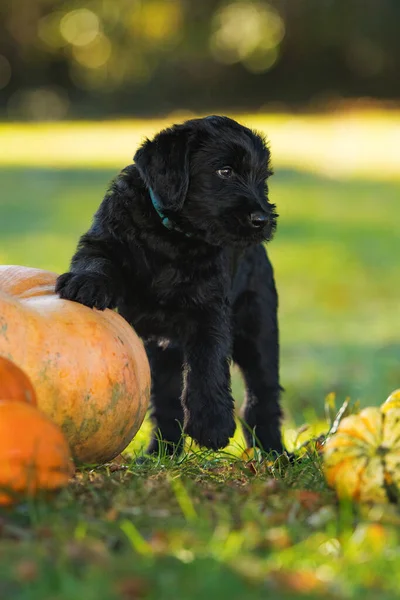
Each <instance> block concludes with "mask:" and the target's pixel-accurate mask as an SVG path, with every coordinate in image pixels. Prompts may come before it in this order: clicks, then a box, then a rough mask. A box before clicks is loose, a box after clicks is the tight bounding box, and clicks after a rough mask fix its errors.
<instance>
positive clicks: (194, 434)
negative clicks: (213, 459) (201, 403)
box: [184, 400, 236, 450]
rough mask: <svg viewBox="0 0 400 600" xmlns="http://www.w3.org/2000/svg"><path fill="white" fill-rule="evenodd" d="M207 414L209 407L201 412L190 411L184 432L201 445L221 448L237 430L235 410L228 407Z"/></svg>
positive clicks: (213, 448) (212, 448) (215, 448)
mask: <svg viewBox="0 0 400 600" xmlns="http://www.w3.org/2000/svg"><path fill="white" fill-rule="evenodd" d="M232 405H233V400H232ZM212 408H213V410H210V412H209V413H208V414H207V409H203V411H202V412H201V413H193V412H190V413H188V414H187V418H186V423H185V426H184V432H185V433H186V434H187V435H189V436H190V437H191V438H192V439H193V440H194V441H195V442H196V443H197V444H198V445H199V446H202V447H204V448H209V449H210V450H220V449H222V448H225V447H226V446H227V445H228V444H229V439H230V438H231V437H233V435H234V433H235V430H236V423H235V419H234V416H233V410H229V409H227V408H225V407H224V408H223V409H220V411H218V412H217V411H216V409H215V406H213V407H212Z"/></svg>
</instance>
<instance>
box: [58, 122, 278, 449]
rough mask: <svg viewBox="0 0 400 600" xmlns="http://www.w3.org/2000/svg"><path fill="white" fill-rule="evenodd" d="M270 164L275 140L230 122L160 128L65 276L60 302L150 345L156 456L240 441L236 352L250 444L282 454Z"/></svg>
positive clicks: (115, 188) (110, 196) (120, 181)
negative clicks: (114, 314)
mask: <svg viewBox="0 0 400 600" xmlns="http://www.w3.org/2000/svg"><path fill="white" fill-rule="evenodd" d="M269 159H270V153H269V150H268V148H267V146H266V144H265V142H264V141H263V139H262V138H261V137H260V136H259V135H258V134H256V133H254V132H253V131H251V130H250V129H247V128H246V127H243V126H241V125H239V124H238V123H237V122H235V121H233V120H232V119H229V118H227V117H218V116H212V117H207V118H205V119H193V120H190V121H187V122H186V123H183V124H181V125H174V126H173V127H171V128H170V129H166V130H164V131H162V132H161V133H159V134H158V135H157V136H156V137H155V138H154V139H153V140H152V141H150V140H147V141H146V142H145V143H144V144H143V146H142V147H141V148H139V150H138V151H137V152H136V154H135V157H134V164H132V165H130V166H128V167H126V168H125V169H124V170H123V171H122V172H121V173H120V175H119V176H118V177H117V178H116V179H115V180H114V181H113V183H112V185H111V188H110V190H109V191H108V193H107V194H106V196H105V198H104V200H103V202H102V204H101V206H100V208H99V210H98V211H97V213H96V215H95V217H94V221H93V224H92V226H91V228H90V229H89V231H88V232H87V233H86V234H85V235H84V236H83V237H82V238H81V240H80V242H79V246H78V250H77V252H76V254H75V255H74V257H73V258H72V262H71V267H70V272H69V273H65V274H64V275H61V276H60V277H59V278H58V281H57V292H58V293H59V294H60V296H61V297H62V298H67V299H69V300H75V301H77V302H80V303H82V304H85V305H86V306H89V307H95V308H98V309H100V310H103V309H105V308H115V307H117V308H118V310H119V313H120V314H121V315H122V316H123V317H124V318H125V319H126V320H127V321H128V322H129V323H131V324H132V326H133V327H134V328H135V330H136V332H137V333H138V334H139V335H140V336H141V337H142V338H143V339H144V341H145V344H146V349H147V353H148V356H149V360H150V365H151V371H152V394H151V401H152V417H153V421H154V425H155V428H154V434H153V438H152V440H151V443H150V446H149V448H148V452H158V450H159V449H160V443H165V442H168V443H167V444H165V448H166V450H167V452H170V453H172V452H176V451H179V450H181V445H182V436H181V434H182V428H183V431H184V432H185V433H187V434H188V435H190V436H191V437H192V438H193V439H194V440H195V441H196V442H198V444H199V445H200V446H205V447H206V448H212V449H217V448H223V447H224V446H226V445H227V444H228V442H229V438H230V437H232V436H233V434H234V431H235V421H234V401H233V399H232V395H231V388H230V372H229V364H230V359H231V358H233V361H234V362H235V363H236V364H237V365H238V366H239V367H240V369H241V371H242V373H243V376H244V380H245V384H246V389H247V394H246V395H247V399H246V403H245V408H244V412H243V416H244V419H245V422H246V424H247V427H246V429H245V436H246V440H247V442H248V444H249V445H253V443H254V442H255V443H256V444H257V445H259V446H261V447H262V448H263V449H264V450H266V451H270V450H274V451H276V452H278V453H280V452H281V451H282V443H281V434H280V417H281V410H280V406H279V393H280V386H279V345H278V325H277V293H276V289H275V283H274V277H273V271H272V267H271V264H270V262H269V260H268V257H267V255H266V252H265V250H264V247H263V245H262V242H264V241H267V240H269V239H270V238H271V237H272V235H273V232H274V230H275V224H276V216H277V215H276V213H275V207H274V205H273V204H270V203H269V201H268V188H267V183H266V182H267V179H268V177H269V176H270V175H271V170H270V167H269ZM161 440H162V442H161Z"/></svg>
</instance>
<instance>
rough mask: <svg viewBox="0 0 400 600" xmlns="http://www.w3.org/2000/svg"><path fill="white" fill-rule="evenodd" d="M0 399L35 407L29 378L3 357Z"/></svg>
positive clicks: (1, 358) (0, 366)
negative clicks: (16, 401) (25, 403)
mask: <svg viewBox="0 0 400 600" xmlns="http://www.w3.org/2000/svg"><path fill="white" fill-rule="evenodd" d="M0 318H1V316H0ZM0 336H1V332H0ZM0 398H1V399H3V400H5V399H7V400H20V401H22V402H29V404H33V405H35V406H36V405H37V401H36V393H35V390H34V388H33V385H32V383H31V380H30V379H29V377H28V376H27V375H26V374H25V373H24V372H23V370H22V369H20V368H19V367H18V366H17V365H16V364H15V363H13V362H12V361H11V360H8V359H7V358H4V356H0Z"/></svg>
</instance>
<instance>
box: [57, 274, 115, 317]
mask: <svg viewBox="0 0 400 600" xmlns="http://www.w3.org/2000/svg"><path fill="white" fill-rule="evenodd" d="M56 292H57V294H59V295H60V298H63V299H64V300H73V301H74V302H79V303H80V304H84V305H85V306H88V307H89V308H98V309H99V310H105V309H106V308H112V307H113V305H114V294H113V290H112V288H111V286H110V284H109V282H108V281H107V280H106V279H105V278H104V277H101V276H100V275H96V274H92V273H64V275H60V277H58V279H57V283H56Z"/></svg>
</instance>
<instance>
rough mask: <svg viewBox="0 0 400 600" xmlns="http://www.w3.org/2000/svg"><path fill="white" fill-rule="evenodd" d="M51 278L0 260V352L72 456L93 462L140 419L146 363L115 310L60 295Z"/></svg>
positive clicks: (115, 447)
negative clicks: (21, 375)
mask: <svg viewBox="0 0 400 600" xmlns="http://www.w3.org/2000/svg"><path fill="white" fill-rule="evenodd" d="M56 279H57V275H56V274H55V273H50V272H48V271H41V270H39V269H31V268H27V267H18V266H0V355H2V356H7V357H9V358H11V360H13V361H15V363H16V364H17V365H19V366H20V367H21V368H22V369H23V370H24V371H25V372H26V373H27V375H28V376H29V377H30V378H31V380H32V383H33V385H34V387H35V389H36V393H37V399H38V406H39V408H40V409H41V410H43V412H44V413H46V414H47V415H48V416H49V417H50V418H51V420H52V421H54V422H55V423H57V424H58V425H59V426H60V427H61V429H62V431H63V432H64V433H65V435H66V438H67V440H68V443H69V445H70V448H71V450H72V455H73V457H74V460H75V461H76V462H78V463H90V464H96V463H97V464H99V463H100V464H101V463H104V462H107V461H109V460H112V459H113V458H114V457H115V456H117V455H118V454H120V453H121V452H122V451H123V450H124V449H125V448H126V446H127V445H128V444H129V442H130V441H131V439H132V438H133V437H134V435H135V434H136V433H137V431H138V430H139V427H140V426H141V424H142V422H143V419H144V417H145V413H146V410H147V407H148V402H149V396H150V368H149V363H148V360H147V355H146V352H145V350H144V347H143V344H142V342H141V340H140V339H139V338H138V336H137V335H136V333H135V332H134V331H133V329H132V328H131V327H130V325H129V324H128V323H127V322H126V321H125V320H124V319H123V318H122V317H121V316H120V315H118V314H117V313H116V312H114V311H112V310H105V311H98V310H92V309H90V308H87V307H86V306H83V305H81V304H78V303H76V302H70V301H68V300H61V299H60V298H59V297H58V295H57V294H55V291H54V290H55V283H56Z"/></svg>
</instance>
